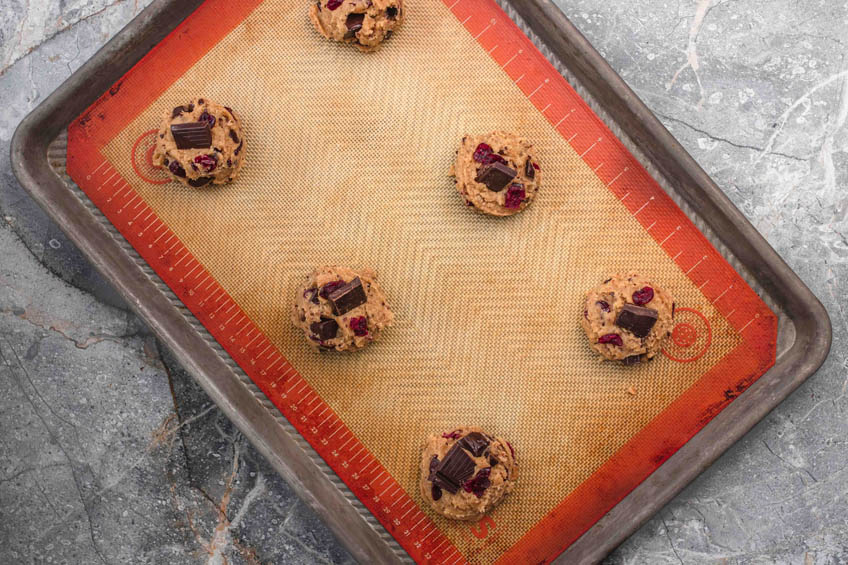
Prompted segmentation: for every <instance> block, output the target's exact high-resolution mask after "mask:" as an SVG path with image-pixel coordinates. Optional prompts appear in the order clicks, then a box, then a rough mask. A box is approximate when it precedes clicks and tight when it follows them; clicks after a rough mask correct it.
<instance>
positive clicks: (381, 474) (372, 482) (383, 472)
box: [369, 470, 386, 487]
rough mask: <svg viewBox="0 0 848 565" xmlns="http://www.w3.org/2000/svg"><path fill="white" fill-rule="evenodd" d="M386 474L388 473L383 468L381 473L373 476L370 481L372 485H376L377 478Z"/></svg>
mask: <svg viewBox="0 0 848 565" xmlns="http://www.w3.org/2000/svg"><path fill="white" fill-rule="evenodd" d="M385 474H386V472H385V471H382V470H381V471H380V474H379V475H377V476H376V477H374V478H372V479H371V480H370V481H369V483H370V484H371V486H372V487H373V486H374V482H375V481H376V480H377V479H379V478H380V477H382V476H383V475H385Z"/></svg>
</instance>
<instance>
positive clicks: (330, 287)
mask: <svg viewBox="0 0 848 565" xmlns="http://www.w3.org/2000/svg"><path fill="white" fill-rule="evenodd" d="M344 285H345V282H344V281H343V280H337V281H333V282H329V283H327V284H325V285H324V286H322V287H321V292H319V293H318V294H319V295H320V296H321V298H327V297H328V296H330V293H331V292H333V291H334V290H336V289H338V288H341V287H343V286H344Z"/></svg>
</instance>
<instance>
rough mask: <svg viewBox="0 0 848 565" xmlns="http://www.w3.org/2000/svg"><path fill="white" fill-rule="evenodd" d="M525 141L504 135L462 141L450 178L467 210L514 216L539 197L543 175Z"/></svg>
mask: <svg viewBox="0 0 848 565" xmlns="http://www.w3.org/2000/svg"><path fill="white" fill-rule="evenodd" d="M532 149H533V146H532V145H531V144H530V143H529V142H528V141H527V140H526V139H524V138H523V137H520V136H518V135H515V134H513V133H507V132H505V131H493V132H492V133H489V134H486V135H466V136H465V137H463V138H462V144H461V145H460V146H459V151H457V152H456V163H454V164H453V165H452V166H451V171H450V174H451V176H453V177H455V182H456V189H457V190H458V191H459V193H460V194H461V195H462V197H463V198H465V203H466V204H467V205H468V206H474V207H475V208H477V209H478V210H480V211H481V212H484V213H486V214H491V215H492V216H511V215H513V214H517V213H518V212H521V211H522V210H524V209H525V208H526V207H527V206H529V205H530V202H531V201H532V200H533V198H534V197H535V196H536V193H537V192H538V190H539V183H540V181H541V179H542V171H541V169H540V167H539V163H538V161H536V158H535V157H534V156H533V155H532V154H531V150H532Z"/></svg>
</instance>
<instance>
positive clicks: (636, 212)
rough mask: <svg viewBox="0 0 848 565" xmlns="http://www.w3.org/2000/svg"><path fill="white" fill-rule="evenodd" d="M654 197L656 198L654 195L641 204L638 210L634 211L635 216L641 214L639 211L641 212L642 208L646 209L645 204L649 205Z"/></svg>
mask: <svg viewBox="0 0 848 565" xmlns="http://www.w3.org/2000/svg"><path fill="white" fill-rule="evenodd" d="M653 199H654V197H653V196H651V197H650V198H648V200H647V202H645V203H644V204H642V206H640V207H639V209H638V210H636V211H635V212H633V215H634V216H636V215H638V214H639V212H641V211H642V210H644V209H645V206H647V205H648V204H650V203H651V200H653Z"/></svg>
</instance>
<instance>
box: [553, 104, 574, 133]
mask: <svg viewBox="0 0 848 565" xmlns="http://www.w3.org/2000/svg"><path fill="white" fill-rule="evenodd" d="M575 109H576V108H572V109H571V110H570V111H569V112H568V113H567V114H566V115H564V116H563V117H561V118H560V119H559V121H558V122H557V123H556V125H554V129H557V128H558V127H559V125H560V124H561V123H562V122H564V121H565V120H566V119H568V117H569V116H571V114H573V113H574V110H575Z"/></svg>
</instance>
